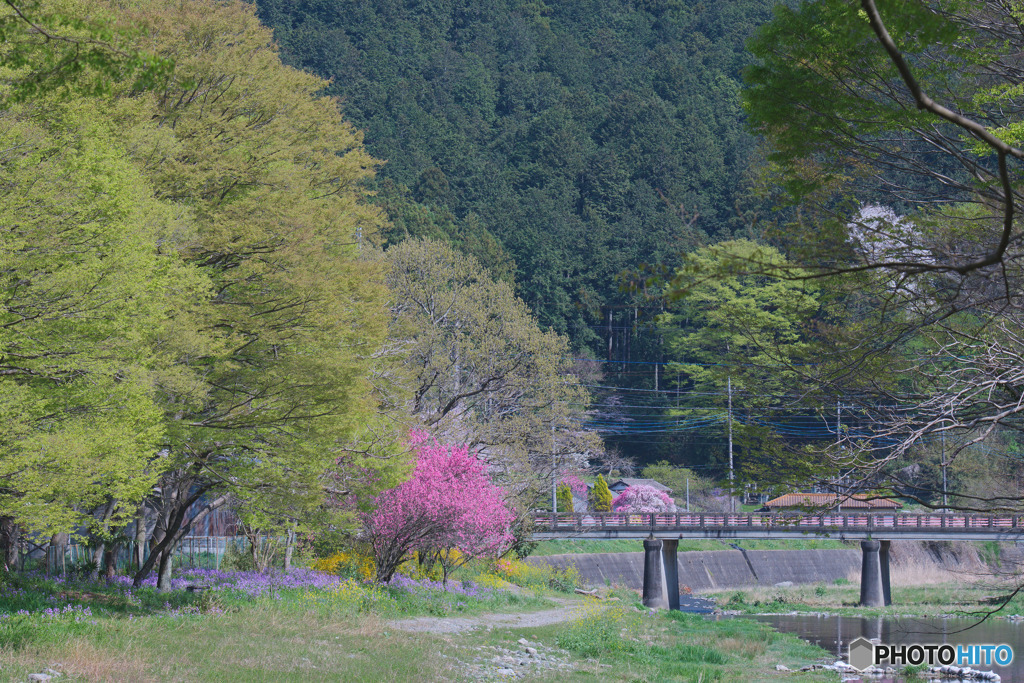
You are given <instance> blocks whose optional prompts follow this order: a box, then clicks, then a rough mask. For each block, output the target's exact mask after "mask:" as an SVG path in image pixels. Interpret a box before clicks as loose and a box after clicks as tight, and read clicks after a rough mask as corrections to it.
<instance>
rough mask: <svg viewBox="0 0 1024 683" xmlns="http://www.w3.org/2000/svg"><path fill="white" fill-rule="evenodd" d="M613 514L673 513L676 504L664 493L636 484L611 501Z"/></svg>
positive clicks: (651, 487)
mask: <svg viewBox="0 0 1024 683" xmlns="http://www.w3.org/2000/svg"><path fill="white" fill-rule="evenodd" d="M612 510H614V511H615V512H675V511H676V504H675V503H674V502H672V499H671V498H669V497H668V494H667V493H665V492H664V491H659V490H658V489H656V488H654V487H653V486H647V485H646V484H637V485H636V486H630V487H629V488H628V489H626V490H625V491H623V492H622V493H620V494H619V495H617V496H615V500H613V501H612Z"/></svg>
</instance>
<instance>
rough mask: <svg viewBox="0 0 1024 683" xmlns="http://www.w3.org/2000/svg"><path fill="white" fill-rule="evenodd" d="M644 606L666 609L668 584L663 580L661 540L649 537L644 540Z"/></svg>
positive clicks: (663, 565) (663, 568) (663, 567)
mask: <svg viewBox="0 0 1024 683" xmlns="http://www.w3.org/2000/svg"><path fill="white" fill-rule="evenodd" d="M642 600H643V603H644V606H645V607H655V608H658V609H668V586H667V584H666V581H665V563H664V561H663V559H662V541H661V540H659V539H656V538H649V539H647V540H645V541H644V592H643V599H642Z"/></svg>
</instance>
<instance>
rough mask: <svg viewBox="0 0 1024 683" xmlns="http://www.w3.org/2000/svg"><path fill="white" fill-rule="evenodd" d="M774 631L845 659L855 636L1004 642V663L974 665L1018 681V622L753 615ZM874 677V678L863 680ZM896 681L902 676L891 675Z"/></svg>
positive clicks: (1023, 636)
mask: <svg viewBox="0 0 1024 683" xmlns="http://www.w3.org/2000/svg"><path fill="white" fill-rule="evenodd" d="M753 618H755V619H757V620H759V621H764V622H767V623H769V624H771V625H772V626H773V627H775V628H776V629H777V630H779V631H782V632H785V633H793V634H795V635H798V636H800V637H801V638H803V639H804V640H807V641H809V642H812V643H814V644H816V645H818V646H819V647H821V648H822V649H824V650H827V651H828V652H830V653H832V654H833V655H835V657H836V659H843V660H845V659H846V655H847V651H848V650H847V648H848V647H849V645H850V641H851V640H855V639H857V638H859V637H861V636H863V637H865V638H868V639H869V640H873V641H874V642H882V643H886V644H889V645H909V644H913V643H920V644H931V643H935V644H940V643H950V644H952V645H983V644H1000V643H1005V644H1007V645H1009V646H1010V647H1012V648H1013V652H1014V661H1013V663H1011V664H1010V665H1009V666H1005V667H1000V666H995V665H992V666H982V667H976V668H980V669H983V670H985V669H987V670H991V671H994V672H996V673H998V674H999V675H1000V676H1001V677H1002V680H1003V681H1004V683H1008V682H1009V681H1022V682H1024V627H1022V626H1021V622H1011V621H1007V620H1006V619H994V618H990V619H988V620H986V621H984V622H982V623H980V624H979V623H977V619H934V618H920V617H837V616H808V615H766V616H758V617H753ZM868 680H874V681H878V679H877V678H876V679H870V678H869V679H868ZM896 680H902V679H896Z"/></svg>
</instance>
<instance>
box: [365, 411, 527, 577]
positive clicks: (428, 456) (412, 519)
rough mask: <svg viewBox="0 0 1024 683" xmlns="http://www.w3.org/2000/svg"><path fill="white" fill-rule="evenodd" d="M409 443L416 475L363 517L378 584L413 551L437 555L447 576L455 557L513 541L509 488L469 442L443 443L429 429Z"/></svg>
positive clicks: (496, 550)
mask: <svg viewBox="0 0 1024 683" xmlns="http://www.w3.org/2000/svg"><path fill="white" fill-rule="evenodd" d="M409 441H410V445H412V447H413V448H414V449H415V451H416V455H417V459H416V469H415V471H414V472H413V476H412V478H411V479H410V480H409V481H406V482H405V483H403V484H400V485H398V486H396V487H395V488H392V489H388V490H387V491H384V492H383V493H381V494H380V495H379V496H377V498H376V501H375V502H376V510H374V512H372V513H370V514H367V515H365V516H364V518H363V521H364V528H365V531H366V535H367V538H368V540H369V541H370V544H371V547H372V549H373V558H374V562H375V564H376V567H377V582H378V583H387V582H388V581H390V580H391V577H392V576H394V573H395V570H397V569H398V567H399V565H401V564H402V562H403V561H404V560H405V559H406V557H408V555H409V553H410V552H412V551H419V552H421V553H431V554H432V555H433V556H434V557H435V558H436V559H437V560H439V561H440V562H441V564H442V567H443V568H444V571H445V580H447V574H448V571H449V569H450V568H451V566H452V564H451V563H452V562H453V561H455V560H454V559H453V558H456V557H457V558H459V560H458V561H459V562H464V561H467V560H468V559H470V558H473V557H481V556H485V555H497V554H499V553H501V552H502V551H503V550H504V549H506V548H507V547H508V545H509V544H510V543H511V542H512V533H511V525H512V522H513V520H514V519H515V514H514V513H513V511H512V510H510V509H509V507H508V505H507V504H506V502H505V492H504V490H503V489H501V488H499V487H497V486H495V485H494V484H493V483H492V482H491V479H490V477H489V476H488V474H487V469H486V467H485V465H484V464H483V463H482V462H480V460H478V459H477V458H476V456H474V455H473V454H471V453H470V452H469V448H468V447H467V446H453V445H449V444H441V443H438V442H437V440H436V439H433V438H431V437H430V436H429V435H428V434H427V432H425V431H414V432H412V433H411V434H410V438H409ZM452 550H458V551H459V552H458V553H453V552H451V551H452Z"/></svg>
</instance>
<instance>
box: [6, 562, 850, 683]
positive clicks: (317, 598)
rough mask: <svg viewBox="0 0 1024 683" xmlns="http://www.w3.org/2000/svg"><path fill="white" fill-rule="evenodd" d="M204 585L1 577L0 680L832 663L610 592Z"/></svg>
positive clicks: (661, 673) (776, 637) (451, 674)
mask: <svg viewBox="0 0 1024 683" xmlns="http://www.w3.org/2000/svg"><path fill="white" fill-rule="evenodd" d="M221 574H223V573H221ZM217 580H218V581H221V580H223V581H224V583H221V584H218V585H216V586H214V587H213V588H211V589H208V590H205V591H198V592H196V591H193V592H189V591H187V590H184V586H182V587H181V588H179V589H178V590H175V591H172V592H170V593H157V592H155V591H153V590H151V589H128V588H127V587H126V586H107V585H105V584H101V583H96V584H89V583H87V582H86V583H81V584H72V583H63V584H57V583H53V582H47V581H45V580H43V579H38V578H37V579H34V580H33V582H29V583H24V582H21V583H19V582H18V581H17V580H15V581H11V580H10V579H5V581H6V582H5V584H4V585H3V590H0V603H2V604H0V612H3V613H4V616H2V617H0V631H2V633H0V643H2V646H0V679H2V680H8V681H20V682H23V681H26V680H28V676H29V674H32V673H41V672H45V671H46V670H47V669H50V670H52V671H56V672H59V673H61V674H62V676H61V678H60V679H59V680H61V681H170V680H174V681H209V680H216V681H227V682H231V681H239V682H241V681H308V680H325V681H331V680H336V681H356V680H358V681H384V680H387V681H420V680H436V681H480V680H524V681H556V680H557V681H582V680H588V681H592V680H601V681H636V680H644V681H647V680H650V681H654V680H658V681H692V680H701V681H774V680H777V676H778V670H777V668H776V667H777V666H779V665H782V666H785V667H788V668H790V669H799V668H800V667H802V666H806V665H808V664H812V663H815V662H824V661H834V660H828V659H827V658H828V655H827V654H826V653H825V652H824V651H823V650H821V649H819V648H817V647H815V646H813V645H809V644H807V643H805V642H804V641H802V640H800V639H799V638H797V637H795V636H790V635H783V634H779V633H777V632H775V631H773V630H772V629H771V628H770V627H768V626H767V625H765V624H760V623H757V622H755V621H752V620H747V619H732V620H722V621H718V622H714V621H706V620H705V619H703V618H702V617H698V616H695V615H687V614H681V613H678V612H675V613H666V612H658V611H655V612H651V611H649V610H646V609H643V608H642V606H640V605H639V602H638V597H637V595H636V593H635V592H633V591H628V590H622V589H615V590H611V591H604V598H603V599H600V600H598V599H592V598H582V597H580V596H578V595H571V594H566V593H557V592H554V591H550V590H530V589H522V588H517V589H514V590H513V589H508V588H503V587H501V586H497V585H494V586H491V587H487V588H486V589H484V588H483V587H482V586H480V585H478V584H471V583H464V582H461V581H460V582H456V583H455V584H453V586H452V588H451V589H450V590H444V589H443V588H439V587H437V586H435V585H427V584H424V583H417V584H415V585H413V584H408V583H407V584H404V585H402V586H400V587H393V588H387V589H376V588H373V587H371V586H367V585H357V584H355V583H354V582H341V583H337V582H336V581H334V580H333V579H329V578H327V579H322V577H315V576H309V577H306V580H305V583H304V584H302V585H298V584H296V582H294V581H284V580H280V581H277V582H276V583H275V581H264V582H262V583H259V582H257V581H255V580H254V579H252V578H251V577H246V578H245V581H235V582H234V583H231V586H234V587H231V588H225V586H227V585H228V582H231V581H234V580H233V579H232V577H226V578H224V577H221V578H218V579H217ZM259 586H263V588H262V589H260V588H259ZM14 607H18V609H16V610H15V609H12V608H14ZM559 611H560V612H561V616H562V617H563V618H561V619H558V617H559V614H558V612H559ZM531 615H536V618H535V617H534V616H531ZM410 620H415V621H416V623H417V625H418V626H417V628H416V629H415V630H406V629H408V628H409V621H410ZM453 620H458V622H459V627H458V628H449V627H450V626H451V624H450V623H448V622H451V621H453ZM791 676H792V679H793V680H798V681H830V682H832V683H834V682H835V680H836V676H835V674H834V673H831V672H822V671H817V672H807V673H799V674H793V675H791Z"/></svg>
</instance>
